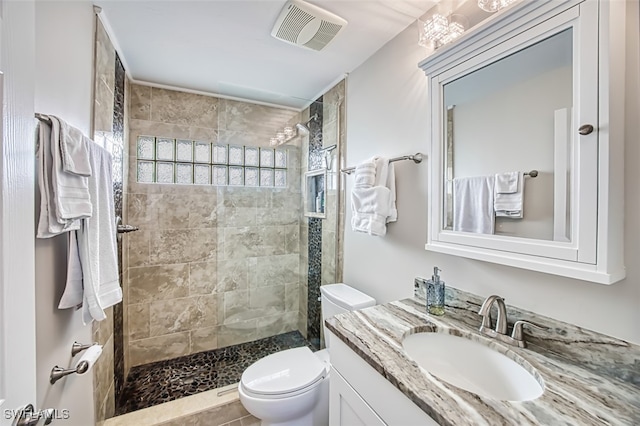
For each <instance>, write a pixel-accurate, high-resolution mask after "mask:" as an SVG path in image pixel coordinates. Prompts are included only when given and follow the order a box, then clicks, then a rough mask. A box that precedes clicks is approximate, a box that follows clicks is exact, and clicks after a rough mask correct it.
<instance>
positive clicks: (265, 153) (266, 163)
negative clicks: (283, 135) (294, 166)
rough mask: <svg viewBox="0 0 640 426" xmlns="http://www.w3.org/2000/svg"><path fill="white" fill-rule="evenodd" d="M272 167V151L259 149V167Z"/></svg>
mask: <svg viewBox="0 0 640 426" xmlns="http://www.w3.org/2000/svg"><path fill="white" fill-rule="evenodd" d="M274 165H275V163H274V160H273V149H271V148H260V167H273V166H274Z"/></svg>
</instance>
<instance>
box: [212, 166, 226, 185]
mask: <svg viewBox="0 0 640 426" xmlns="http://www.w3.org/2000/svg"><path fill="white" fill-rule="evenodd" d="M227 176H228V171H227V166H213V182H211V183H213V184H214V185H227V183H228V182H229V180H228V179H227Z"/></svg>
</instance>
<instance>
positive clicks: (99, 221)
mask: <svg viewBox="0 0 640 426" xmlns="http://www.w3.org/2000/svg"><path fill="white" fill-rule="evenodd" d="M88 150H89V159H90V162H91V169H92V175H91V177H90V178H89V193H90V194H91V203H92V204H93V206H94V208H93V216H92V217H90V218H88V219H83V220H82V225H81V227H80V229H79V230H78V231H77V233H78V251H79V255H80V262H81V264H82V279H83V287H84V295H83V303H82V313H83V320H84V322H85V324H87V323H89V322H91V321H92V320H96V321H101V320H103V319H105V318H106V315H105V313H104V310H105V309H106V308H108V307H109V306H113V305H115V304H116V303H119V302H120V301H121V300H122V290H121V288H120V282H119V277H118V258H117V253H118V249H117V245H116V218H115V208H114V201H113V180H112V172H111V155H110V154H109V153H108V152H107V151H106V150H104V149H103V148H102V147H100V146H98V145H97V144H95V143H93V142H92V143H90V144H89V145H88Z"/></svg>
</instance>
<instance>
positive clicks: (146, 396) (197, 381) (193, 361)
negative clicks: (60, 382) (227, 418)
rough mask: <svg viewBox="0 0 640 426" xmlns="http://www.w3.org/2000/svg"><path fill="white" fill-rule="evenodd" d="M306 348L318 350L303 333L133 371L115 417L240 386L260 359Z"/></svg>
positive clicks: (209, 352) (204, 353)
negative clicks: (207, 392) (179, 399)
mask: <svg viewBox="0 0 640 426" xmlns="http://www.w3.org/2000/svg"><path fill="white" fill-rule="evenodd" d="M305 345H307V346H309V347H310V348H311V349H312V350H315V349H314V348H312V347H311V346H310V345H309V343H308V342H307V341H306V340H305V339H304V337H302V335H301V334H300V332H298V331H291V332H289V333H284V334H280V335H277V336H272V337H267V338H265V339H261V340H256V341H254V342H249V343H243V344H241V345H235V346H229V347H226V348H221V349H215V350H213V351H208V352H200V353H197V354H193V355H187V356H183V357H180V358H175V359H171V360H167V361H160V362H155V363H153V364H146V365H140V366H137V367H133V368H132V369H131V371H130V372H129V376H128V377H127V381H126V383H125V385H124V390H123V392H122V395H121V398H120V400H119V401H118V404H117V407H116V414H117V415H120V414H125V413H130V412H132V411H135V410H140V409H142V408H147V407H151V406H154V405H157V404H162V403H163V402H168V401H173V400H175V399H178V398H181V397H184V396H189V395H194V394H196V393H200V392H204V391H208V390H211V389H216V388H220V387H223V386H227V385H230V384H233V383H237V382H238V381H240V376H241V375H242V372H243V371H244V370H245V369H246V368H247V367H249V366H250V365H251V364H253V363H254V362H255V361H257V360H258V359H260V358H262V357H264V356H267V355H269V354H272V353H275V352H278V351H281V350H285V349H290V348H296V347H299V346H305Z"/></svg>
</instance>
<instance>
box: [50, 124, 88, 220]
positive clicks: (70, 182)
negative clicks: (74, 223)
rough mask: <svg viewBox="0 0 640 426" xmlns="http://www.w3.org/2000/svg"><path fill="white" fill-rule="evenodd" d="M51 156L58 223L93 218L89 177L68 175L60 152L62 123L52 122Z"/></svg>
mask: <svg viewBox="0 0 640 426" xmlns="http://www.w3.org/2000/svg"><path fill="white" fill-rule="evenodd" d="M51 129H52V130H51V156H52V157H53V169H52V173H51V176H52V179H51V181H52V184H53V185H52V186H53V192H54V198H53V199H54V201H55V203H54V204H55V207H56V217H57V218H58V222H60V221H62V220H65V219H82V218H85V217H91V212H92V210H91V198H90V196H89V189H88V182H87V177H84V176H78V175H75V174H73V173H67V172H65V171H64V169H63V165H62V152H61V151H60V122H59V121H58V120H56V119H52V120H51Z"/></svg>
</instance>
